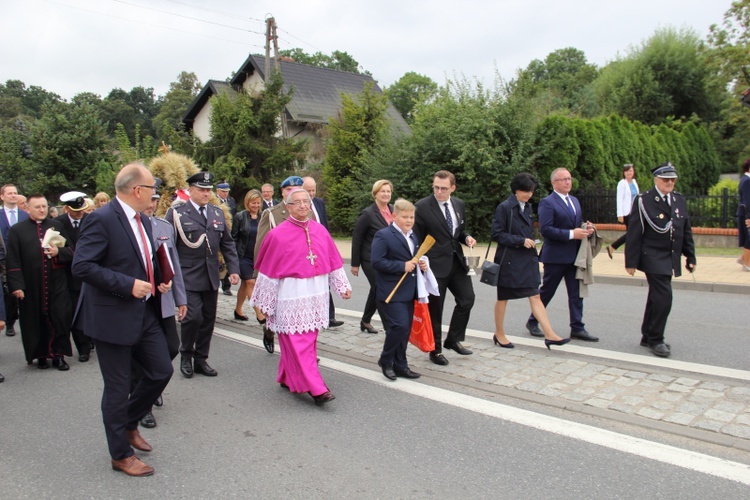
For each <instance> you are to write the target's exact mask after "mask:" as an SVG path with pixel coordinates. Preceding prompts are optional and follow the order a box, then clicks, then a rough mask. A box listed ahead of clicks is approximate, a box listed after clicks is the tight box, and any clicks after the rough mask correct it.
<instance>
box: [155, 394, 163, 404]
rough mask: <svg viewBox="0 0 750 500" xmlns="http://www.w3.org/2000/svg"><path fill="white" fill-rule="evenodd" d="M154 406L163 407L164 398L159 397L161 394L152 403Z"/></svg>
mask: <svg viewBox="0 0 750 500" xmlns="http://www.w3.org/2000/svg"><path fill="white" fill-rule="evenodd" d="M154 406H164V398H162V397H161V394H159V397H158V398H156V401H154Z"/></svg>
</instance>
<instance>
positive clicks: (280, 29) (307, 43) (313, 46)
mask: <svg viewBox="0 0 750 500" xmlns="http://www.w3.org/2000/svg"><path fill="white" fill-rule="evenodd" d="M278 30H279V31H283V32H284V33H286V34H287V35H289V36H290V37H292V38H294V39H296V40H299V41H300V42H302V43H304V44H305V45H308V46H310V47H312V48H314V49H315V50H317V51H318V52H323V51H322V50H320V49H319V48H317V47H316V46H315V45H313V44H311V43H309V42H306V41H304V40H303V39H301V38H298V37H296V36H294V35H292V34H291V33H289V32H288V31H287V30H285V29H282V28H278ZM280 40H283V39H282V38H280ZM284 41H285V42H286V43H288V44H289V45H292V42H290V41H289V40H284Z"/></svg>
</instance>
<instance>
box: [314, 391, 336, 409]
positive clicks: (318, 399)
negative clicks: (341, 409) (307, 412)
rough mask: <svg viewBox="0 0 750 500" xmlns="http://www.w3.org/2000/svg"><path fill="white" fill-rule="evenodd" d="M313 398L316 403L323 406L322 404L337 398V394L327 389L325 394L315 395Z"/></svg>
mask: <svg viewBox="0 0 750 500" xmlns="http://www.w3.org/2000/svg"><path fill="white" fill-rule="evenodd" d="M312 398H313V400H314V401H315V404H316V405H318V406H322V405H324V404H326V403H330V402H331V401H333V400H334V399H336V396H334V395H333V394H331V391H326V392H324V393H323V394H321V395H319V396H313V397H312Z"/></svg>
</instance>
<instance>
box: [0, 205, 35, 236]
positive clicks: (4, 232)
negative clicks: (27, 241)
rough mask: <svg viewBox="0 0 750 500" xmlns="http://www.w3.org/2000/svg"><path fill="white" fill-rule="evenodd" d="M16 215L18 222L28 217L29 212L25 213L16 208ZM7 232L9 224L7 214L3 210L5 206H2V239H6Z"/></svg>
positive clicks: (0, 224) (0, 217)
mask: <svg viewBox="0 0 750 500" xmlns="http://www.w3.org/2000/svg"><path fill="white" fill-rule="evenodd" d="M16 215H17V216H18V222H21V221H22V220H26V219H28V218H29V214H27V213H26V212H24V211H23V210H21V209H20V208H16ZM18 222H17V223H18ZM9 232H10V224H9V223H8V214H7V213H6V212H5V208H2V209H0V233H2V235H3V241H8V233H9Z"/></svg>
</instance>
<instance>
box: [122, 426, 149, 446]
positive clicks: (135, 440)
mask: <svg viewBox="0 0 750 500" xmlns="http://www.w3.org/2000/svg"><path fill="white" fill-rule="evenodd" d="M125 432H127V433H128V442H129V443H130V446H132V447H133V448H135V449H136V450H141V451H151V450H153V448H152V447H151V445H150V444H148V442H146V440H145V439H143V436H141V433H140V432H138V429H135V430H132V431H125Z"/></svg>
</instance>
